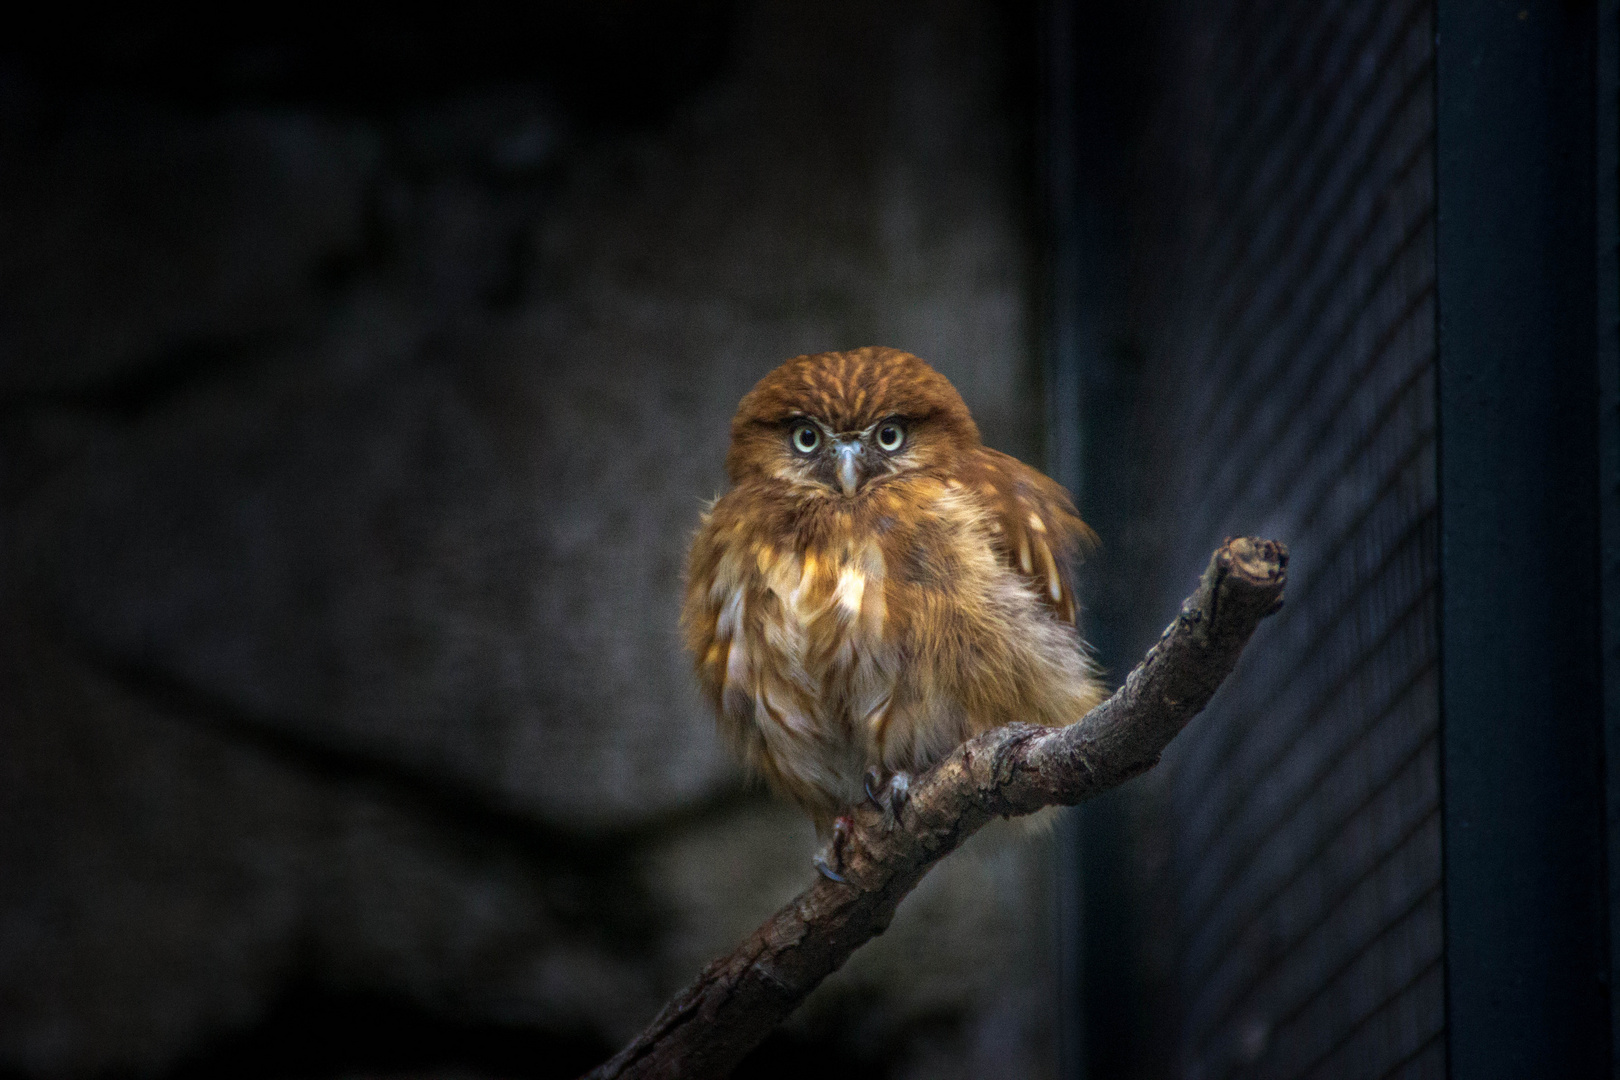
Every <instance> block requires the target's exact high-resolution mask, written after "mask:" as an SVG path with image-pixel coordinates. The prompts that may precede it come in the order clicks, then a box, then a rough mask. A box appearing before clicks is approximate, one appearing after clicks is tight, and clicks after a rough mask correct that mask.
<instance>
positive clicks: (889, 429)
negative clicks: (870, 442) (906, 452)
mask: <svg viewBox="0 0 1620 1080" xmlns="http://www.w3.org/2000/svg"><path fill="white" fill-rule="evenodd" d="M905 441H906V429H905V428H903V427H901V426H900V425H899V424H896V423H892V422H891V423H887V424H884V425H883V426H882V427H880V428H878V432H877V444H878V446H879V447H880V448H881V449H883V450H887V451H888V452H889V453H891V454H892V453H894V452H895V451H896V450H898V449H900V444H901V443H903V442H905Z"/></svg>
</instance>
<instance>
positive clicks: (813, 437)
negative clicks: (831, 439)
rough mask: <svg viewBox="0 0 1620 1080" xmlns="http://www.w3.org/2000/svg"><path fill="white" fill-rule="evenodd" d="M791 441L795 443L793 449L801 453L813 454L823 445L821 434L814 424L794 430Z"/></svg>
mask: <svg viewBox="0 0 1620 1080" xmlns="http://www.w3.org/2000/svg"><path fill="white" fill-rule="evenodd" d="M789 441H791V442H792V443H793V449H795V450H797V451H798V452H799V453H801V454H813V453H815V450H816V447H818V446H820V445H821V432H820V431H817V430H816V426H815V425H814V424H800V425H799V426H798V427H796V428H794V429H793V434H792V435H791V436H789Z"/></svg>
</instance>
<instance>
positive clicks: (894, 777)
mask: <svg viewBox="0 0 1620 1080" xmlns="http://www.w3.org/2000/svg"><path fill="white" fill-rule="evenodd" d="M874 788H875V790H874ZM910 794H911V774H910V773H907V772H897V773H892V774H891V775H890V776H889V778H888V779H887V780H884V779H883V775H882V774H881V773H880V772H878V768H877V766H876V765H873V766H871V767H870V768H868V769H867V770H866V797H867V798H868V799H870V800H871V801H872V804H873V805H874V806H876V807H877V808H878V809H880V810H882V811H883V827H884V828H885V829H888V830H891V831H892V830H893V829H894V827H895V826H897V825H899V824H900V812H901V811H902V810H904V809H905V806H906V799H907V797H908V796H909V795H910Z"/></svg>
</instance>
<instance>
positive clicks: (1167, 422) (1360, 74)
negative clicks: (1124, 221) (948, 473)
mask: <svg viewBox="0 0 1620 1080" xmlns="http://www.w3.org/2000/svg"><path fill="white" fill-rule="evenodd" d="M1159 33H1160V34H1161V36H1162V38H1163V41H1162V45H1161V48H1160V49H1159V51H1158V54H1157V55H1158V56H1159V57H1160V60H1159V61H1158V62H1159V64H1160V70H1159V73H1158V76H1157V77H1158V79H1159V80H1160V83H1161V89H1162V93H1161V94H1160V96H1159V97H1157V98H1156V99H1155V103H1154V104H1153V105H1152V106H1151V107H1150V108H1149V109H1148V113H1147V116H1146V122H1145V127H1144V131H1145V133H1146V134H1145V141H1144V143H1143V145H1144V146H1145V151H1144V152H1143V154H1142V156H1141V160H1142V162H1143V163H1144V166H1143V169H1142V174H1141V175H1140V176H1139V177H1138V184H1137V186H1138V189H1139V194H1137V195H1136V196H1135V201H1136V208H1135V216H1134V217H1133V219H1132V226H1131V231H1132V236H1133V239H1132V251H1133V252H1134V261H1133V262H1132V263H1131V271H1130V281H1131V284H1130V293H1131V300H1130V309H1131V315H1130V318H1129V323H1130V334H1131V335H1132V337H1133V339H1134V341H1135V345H1134V348H1135V349H1136V350H1137V351H1138V352H1139V354H1140V357H1141V359H1140V369H1139V371H1138V373H1137V379H1138V381H1139V391H1138V394H1137V401H1138V402H1139V405H1138V413H1137V416H1136V421H1135V426H1136V429H1137V432H1138V438H1137V439H1136V440H1135V443H1134V445H1135V446H1136V448H1137V449H1136V451H1135V452H1137V453H1139V454H1140V455H1141V457H1142V462H1141V464H1140V465H1138V466H1135V467H1134V468H1135V475H1136V476H1137V478H1138V486H1139V487H1142V488H1145V490H1143V491H1139V492H1138V493H1137V495H1136V498H1137V499H1138V500H1139V509H1138V511H1137V513H1136V518H1135V520H1136V524H1135V526H1134V527H1133V528H1132V529H1131V530H1130V535H1131V536H1132V537H1134V538H1135V539H1134V540H1130V541H1128V542H1134V543H1137V544H1139V546H1140V547H1141V548H1142V549H1143V550H1145V551H1146V553H1147V554H1146V555H1144V556H1142V559H1143V561H1142V563H1141V566H1140V567H1139V569H1142V570H1143V574H1144V576H1141V577H1136V578H1135V587H1136V595H1137V596H1139V597H1140V598H1141V599H1142V600H1143V601H1146V602H1144V603H1143V609H1144V611H1146V610H1148V609H1151V610H1152V611H1154V612H1156V613H1157V614H1156V615H1155V617H1156V618H1157V617H1158V616H1159V615H1163V614H1165V613H1168V612H1170V611H1173V610H1174V607H1173V605H1174V604H1175V603H1176V602H1177V601H1179V598H1180V597H1181V596H1183V595H1185V593H1186V592H1187V591H1188V589H1189V587H1190V585H1191V583H1192V579H1193V575H1194V574H1195V573H1196V571H1197V570H1199V569H1201V567H1202V564H1203V562H1204V560H1205V559H1207V557H1208V553H1209V551H1210V550H1211V549H1212V547H1213V546H1214V545H1215V544H1217V543H1218V542H1219V541H1220V540H1221V539H1222V538H1223V537H1224V536H1227V535H1235V534H1262V535H1266V536H1271V537H1276V538H1279V539H1283V540H1285V541H1286V542H1287V543H1288V544H1289V545H1290V548H1291V550H1292V561H1291V564H1290V586H1289V592H1288V601H1287V606H1286V607H1285V609H1284V610H1283V612H1282V613H1281V614H1280V615H1279V616H1278V617H1277V618H1276V619H1274V620H1273V621H1271V622H1270V623H1269V624H1267V625H1266V626H1265V627H1264V628H1263V630H1262V637H1263V642H1262V643H1257V646H1256V647H1255V648H1253V649H1251V650H1250V653H1249V655H1248V656H1247V657H1246V658H1245V660H1244V662H1243V665H1242V666H1241V667H1240V669H1239V671H1238V673H1237V674H1236V675H1235V676H1234V678H1233V679H1232V680H1231V681H1230V682H1229V683H1228V685H1227V686H1226V687H1225V688H1224V689H1223V690H1222V691H1221V693H1220V695H1219V696H1218V697H1217V699H1216V702H1215V704H1214V705H1213V706H1212V708H1211V709H1210V710H1209V711H1208V712H1207V713H1206V714H1205V715H1204V716H1203V717H1201V718H1200V719H1199V720H1198V721H1197V722H1196V723H1195V724H1194V725H1193V727H1192V728H1190V729H1189V730H1188V731H1187V732H1186V733H1185V734H1183V735H1182V736H1181V737H1180V739H1179V740H1178V742H1177V744H1176V746H1175V747H1174V748H1173V750H1172V752H1171V753H1170V754H1169V755H1167V757H1166V760H1165V766H1164V769H1163V770H1162V775H1161V776H1159V777H1156V778H1155V780H1154V783H1155V784H1156V785H1157V787H1156V789H1155V790H1156V792H1157V794H1156V796H1154V797H1155V798H1157V799H1158V800H1159V810H1158V812H1157V814H1155V815H1147V818H1148V819H1151V820H1152V821H1153V822H1155V824H1153V825H1151V826H1150V829H1151V830H1157V832H1158V838H1157V839H1158V842H1159V844H1160V846H1161V847H1162V849H1163V850H1164V852H1165V859H1164V860H1163V864H1162V866H1160V867H1159V869H1158V870H1157V871H1155V873H1156V876H1155V877H1154V879H1153V881H1152V882H1151V883H1150V890H1152V891H1156V892H1157V893H1158V894H1159V902H1158V906H1159V907H1160V908H1162V910H1164V911H1165V912H1167V913H1171V914H1170V918H1169V920H1168V921H1169V923H1170V924H1173V925H1165V924H1162V923H1155V922H1152V921H1151V920H1150V921H1149V922H1148V924H1147V926H1146V929H1145V930H1144V933H1146V934H1148V935H1150V936H1152V937H1154V938H1155V939H1156V940H1155V941H1154V942H1151V943H1150V944H1149V946H1148V951H1153V950H1157V951H1158V952H1160V953H1162V954H1163V955H1166V956H1168V957H1171V959H1170V960H1168V961H1167V962H1166V964H1167V968H1168V971H1167V975H1166V978H1167V980H1168V981H1169V983H1170V984H1171V986H1170V987H1169V992H1168V994H1167V995H1166V998H1165V1000H1167V1001H1169V1002H1171V1003H1172V1006H1173V1008H1174V1010H1175V1012H1176V1015H1177V1022H1176V1023H1175V1024H1174V1025H1173V1027H1174V1031H1175V1040H1176V1046H1175V1049H1174V1051H1173V1052H1172V1053H1171V1055H1170V1057H1169V1060H1168V1061H1167V1062H1166V1065H1167V1066H1168V1071H1169V1072H1170V1073H1171V1074H1172V1075H1176V1076H1182V1077H1188V1078H1193V1080H1219V1078H1229V1077H1366V1078H1373V1077H1388V1076H1401V1077H1420V1076H1421V1077H1439V1076H1442V1075H1443V1074H1444V1040H1443V998H1442V967H1441V942H1442V936H1441V921H1440V920H1441V906H1440V816H1439V790H1438V776H1439V772H1438V758H1437V732H1438V716H1439V712H1438V702H1437V696H1436V695H1437V670H1436V656H1437V632H1436V621H1435V620H1436V584H1437V580H1436V579H1437V530H1436V490H1435V485H1436V463H1435V397H1434V387H1435V373H1434V357H1435V344H1434V327H1435V308H1434V303H1435V278H1434V157H1433V153H1434V116H1433V100H1432V99H1433V12H1432V6H1431V4H1429V3H1425V2H1422V0H1396V2H1374V0H1350V2H1343V0H1341V2H1323V3H1297V2H1270V3H1266V2H1257V3H1243V2H1225V3H1184V4H1180V5H1174V4H1173V5H1171V10H1170V11H1169V12H1168V13H1167V17H1165V18H1164V19H1163V20H1162V25H1161V26H1160V30H1159ZM1093 456H1095V454H1094V452H1093ZM1106 539H1107V538H1106V537H1105V540H1106ZM1109 593H1110V594H1111V595H1114V596H1118V595H1120V593H1121V590H1120V589H1119V588H1118V587H1117V586H1116V587H1113V588H1111V589H1110V590H1109ZM1131 842H1132V843H1133V844H1139V845H1142V846H1143V847H1144V848H1145V849H1151V848H1152V847H1153V843H1154V838H1153V837H1147V836H1137V837H1134V838H1133V839H1132V841H1131ZM1151 904H1152V902H1151V901H1150V906H1151ZM1167 937H1168V938H1173V942H1170V941H1168V940H1167ZM1166 945H1169V946H1170V947H1168V948H1166Z"/></svg>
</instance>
